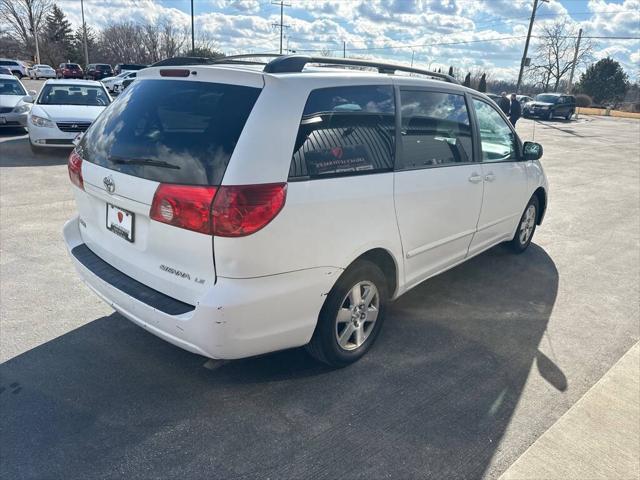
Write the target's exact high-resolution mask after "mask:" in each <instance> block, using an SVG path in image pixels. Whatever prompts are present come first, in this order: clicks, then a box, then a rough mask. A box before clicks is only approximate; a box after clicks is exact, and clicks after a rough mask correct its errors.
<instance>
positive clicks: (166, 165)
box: [108, 157, 180, 170]
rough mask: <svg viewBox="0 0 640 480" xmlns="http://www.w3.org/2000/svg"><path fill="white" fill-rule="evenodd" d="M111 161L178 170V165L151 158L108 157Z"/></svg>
mask: <svg viewBox="0 0 640 480" xmlns="http://www.w3.org/2000/svg"><path fill="white" fill-rule="evenodd" d="M108 160H109V161H110V162H111V163H116V164H119V165H149V166H151V167H160V168H172V169H174V170H180V166H179V165H174V164H173V163H169V162H165V161H164V160H153V159H152V158H124V157H108Z"/></svg>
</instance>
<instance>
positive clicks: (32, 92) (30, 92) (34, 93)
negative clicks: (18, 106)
mask: <svg viewBox="0 0 640 480" xmlns="http://www.w3.org/2000/svg"><path fill="white" fill-rule="evenodd" d="M27 93H28V94H29V96H30V97H33V98H36V97H37V96H38V92H36V91H35V90H29V91H28V92H27Z"/></svg>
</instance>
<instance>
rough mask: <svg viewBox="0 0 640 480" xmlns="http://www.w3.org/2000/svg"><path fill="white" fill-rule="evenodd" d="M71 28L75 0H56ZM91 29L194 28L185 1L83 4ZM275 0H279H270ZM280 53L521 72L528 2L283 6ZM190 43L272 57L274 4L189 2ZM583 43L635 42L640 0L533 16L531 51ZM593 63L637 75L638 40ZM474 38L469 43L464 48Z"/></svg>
mask: <svg viewBox="0 0 640 480" xmlns="http://www.w3.org/2000/svg"><path fill="white" fill-rule="evenodd" d="M57 3H58V5H59V6H60V7H61V8H62V9H63V11H64V12H65V13H66V14H67V15H68V17H69V19H70V21H71V22H72V23H73V24H74V25H79V24H80V22H81V20H80V1H79V0H58V1H57ZM84 3H85V17H86V21H87V24H88V25H92V26H95V27H103V26H105V25H108V24H109V23H110V22H117V21H133V22H156V21H161V20H168V21H170V22H172V23H174V24H175V25H176V26H182V27H184V28H190V1H189V0H84ZM274 3H278V2H274ZM285 3H286V4H287V5H289V6H286V7H285V8H284V23H285V24H286V25H288V28H286V29H285V39H284V48H285V49H286V48H287V46H288V48H289V49H290V50H295V51H296V52H299V53H303V52H304V53H307V52H308V53H314V54H319V53H320V52H321V51H323V52H324V53H327V51H329V52H331V54H332V55H342V54H343V42H345V43H344V45H345V46H346V54H347V56H357V57H362V58H375V59H380V60H385V61H393V62H397V63H406V64H410V63H411V61H412V59H413V62H414V65H415V66H418V67H430V68H434V69H435V68H443V69H444V68H448V66H449V65H453V66H454V67H456V68H459V69H461V70H462V71H467V70H469V69H478V68H480V69H486V70H489V69H491V71H492V72H494V73H493V74H492V77H493V78H504V79H507V78H514V77H516V76H517V73H518V67H519V64H520V59H521V57H522V51H523V48H524V43H525V37H526V34H527V28H528V24H529V17H530V15H531V9H532V5H533V0H286V2H285ZM194 10H195V32H196V38H203V39H205V38H206V39H208V40H209V41H213V42H214V43H215V45H216V47H217V48H218V49H219V50H221V51H223V52H225V53H226V54H235V53H255V52H276V53H277V52H278V49H279V41H280V36H279V29H278V28H277V27H275V26H274V24H277V23H279V21H280V6H279V5H277V4H273V3H272V0H194ZM559 20H560V21H562V22H564V23H565V24H566V26H567V28H569V29H571V28H575V29H576V32H577V29H579V28H582V29H583V35H584V36H587V37H636V38H638V37H640V0H549V1H547V2H544V3H542V2H541V3H540V5H539V8H538V10H537V13H536V22H535V25H534V30H533V39H532V45H531V47H530V55H529V56H531V53H533V52H534V51H535V44H536V42H537V41H538V40H537V39H536V38H535V37H536V35H539V34H540V33H541V30H542V28H543V27H544V25H545V24H549V23H553V22H556V21H559ZM591 41H592V42H593V43H594V53H593V60H598V59H600V58H604V57H606V56H611V57H612V58H614V59H616V60H618V61H619V62H621V63H622V65H623V67H624V68H625V70H626V71H627V73H628V75H629V77H630V78H631V79H632V80H637V79H638V78H639V77H640V40H624V39H612V38H599V39H592V40H591ZM461 42H470V43H461Z"/></svg>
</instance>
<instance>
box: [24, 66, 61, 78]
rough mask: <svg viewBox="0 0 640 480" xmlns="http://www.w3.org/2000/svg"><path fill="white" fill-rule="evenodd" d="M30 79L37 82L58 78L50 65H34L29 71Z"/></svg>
mask: <svg viewBox="0 0 640 480" xmlns="http://www.w3.org/2000/svg"><path fill="white" fill-rule="evenodd" d="M29 78H32V79H35V80H38V79H40V78H56V71H55V70H54V69H53V68H51V67H50V66H49V65H44V64H38V65H34V66H33V67H31V68H30V69H29Z"/></svg>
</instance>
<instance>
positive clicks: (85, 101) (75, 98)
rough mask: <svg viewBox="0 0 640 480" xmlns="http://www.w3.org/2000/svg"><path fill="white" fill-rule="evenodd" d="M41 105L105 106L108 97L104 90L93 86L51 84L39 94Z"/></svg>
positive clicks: (107, 102)
mask: <svg viewBox="0 0 640 480" xmlns="http://www.w3.org/2000/svg"><path fill="white" fill-rule="evenodd" d="M37 103H39V104H41V105H91V106H105V107H106V106H107V105H109V103H110V101H109V97H108V96H107V94H106V93H105V91H104V88H102V87H100V86H94V85H64V84H59V83H51V84H49V85H45V86H44V88H43V89H42V92H40V97H38V102H37Z"/></svg>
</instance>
